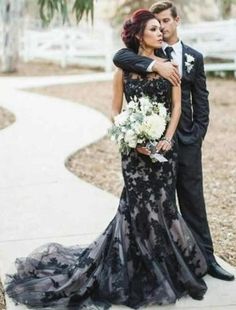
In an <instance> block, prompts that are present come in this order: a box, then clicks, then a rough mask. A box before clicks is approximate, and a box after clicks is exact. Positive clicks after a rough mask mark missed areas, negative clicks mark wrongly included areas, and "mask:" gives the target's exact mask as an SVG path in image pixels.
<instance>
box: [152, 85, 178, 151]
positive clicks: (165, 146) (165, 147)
mask: <svg viewBox="0 0 236 310" xmlns="http://www.w3.org/2000/svg"><path fill="white" fill-rule="evenodd" d="M171 110H172V111H171V118H170V122H169V124H168V126H167V130H166V133H165V137H164V138H163V140H161V141H160V142H159V143H158V144H157V150H158V151H160V150H162V151H169V150H170V149H171V146H172V143H171V140H172V138H173V136H174V134H175V131H176V128H177V126H178V123H179V118H180V114H181V87H180V86H174V87H172V107H171Z"/></svg>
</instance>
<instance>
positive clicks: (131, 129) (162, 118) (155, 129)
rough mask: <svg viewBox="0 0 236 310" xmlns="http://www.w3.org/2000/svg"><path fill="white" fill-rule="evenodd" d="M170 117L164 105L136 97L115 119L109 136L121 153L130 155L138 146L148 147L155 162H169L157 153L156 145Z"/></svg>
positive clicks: (146, 98)
mask: <svg viewBox="0 0 236 310" xmlns="http://www.w3.org/2000/svg"><path fill="white" fill-rule="evenodd" d="M168 120H169V115H168V113H167V110H166V108H165V106H164V104H163V103H159V102H156V101H153V100H151V99H150V98H149V97H146V96H143V97H141V98H138V99H137V98H136V97H134V98H133V100H131V101H130V102H129V103H128V104H127V108H126V109H125V110H124V111H122V112H121V113H120V114H119V115H117V116H116V117H115V118H114V124H113V126H112V127H111V129H110V130H109V135H110V137H111V139H112V140H113V141H115V142H116V143H117V144H118V146H119V150H120V152H121V153H126V154H127V153H128V152H129V151H130V150H131V149H134V148H136V147H137V146H146V147H147V148H148V149H149V150H150V151H151V154H150V157H151V159H152V160H153V162H155V161H161V162H163V161H167V160H166V158H165V157H164V156H162V155H161V154H158V153H157V151H156V144H157V142H158V140H159V139H160V138H161V137H162V135H163V133H164V131H165V129H166V125H167V122H168Z"/></svg>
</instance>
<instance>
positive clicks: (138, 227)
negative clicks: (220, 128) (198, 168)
mask: <svg viewBox="0 0 236 310" xmlns="http://www.w3.org/2000/svg"><path fill="white" fill-rule="evenodd" d="M122 37H123V41H124V42H125V44H126V45H127V46H128V47H130V48H132V49H134V50H135V51H136V52H137V53H140V54H142V55H145V56H148V57H152V58H153V59H155V58H156V57H155V55H154V50H155V49H156V48H159V47H161V43H162V35H161V32H160V25H159V23H158V21H157V20H156V18H155V16H154V15H153V14H152V13H150V12H149V11H147V10H139V11H136V12H135V13H134V14H133V16H132V17H131V19H130V20H128V21H127V22H126V23H125V25H124V29H123V33H122ZM123 93H124V94H125V96H126V99H127V102H129V101H130V99H132V98H133V97H134V96H136V97H137V98H139V97H141V96H143V95H145V96H149V97H150V98H151V99H153V100H156V101H157V102H162V103H164V104H165V107H166V108H167V109H168V111H169V112H170V113H171V118H170V121H169V123H168V126H167V128H166V131H165V136H164V137H163V138H162V139H161V141H159V143H158V145H157V149H158V150H159V151H162V152H165V157H166V158H167V159H168V162H164V163H159V162H158V163H153V162H152V161H151V159H150V157H149V156H148V155H149V151H148V149H147V148H145V147H139V148H137V149H136V150H132V151H131V152H130V153H129V154H128V155H124V154H123V155H122V170H123V176H124V184H125V186H124V189H123V192H122V195H121V198H120V204H119V208H118V212H117V214H116V216H115V217H114V219H113V220H112V221H111V223H110V224H109V225H108V227H107V228H106V230H105V232H104V233H103V234H102V235H100V236H99V237H98V239H97V240H96V241H95V242H94V243H92V244H91V245H90V246H88V247H87V248H85V249H80V248H79V247H77V246H76V247H70V248H65V247H63V246H61V245H59V244H49V245H46V246H43V247H42V248H41V249H37V250H36V251H35V252H33V253H32V254H31V255H30V256H29V257H27V258H26V259H24V260H22V259H21V260H19V259H18V260H17V273H16V274H15V275H12V276H8V281H7V288H6V291H7V294H8V295H9V296H10V297H11V298H13V299H14V300H15V301H16V302H19V303H24V304H26V305H29V306H31V307H48V308H50V309H51V308H54V307H58V308H59V309H67V308H74V309H82V308H87V309H95V308H94V307H96V309H106V308H109V306H110V304H123V305H127V306H129V307H131V308H134V309H137V308H139V307H140V306H143V305H148V304H168V303H174V302H175V301H176V299H178V298H180V297H182V296H184V295H186V294H189V295H190V296H191V297H192V298H195V299H202V298H203V295H204V294H205V292H206V285H205V283H204V281H203V280H202V279H201V277H202V276H203V275H204V274H205V273H206V270H207V265H206V262H205V259H204V257H203V254H202V253H201V251H200V249H199V247H198V245H197V244H196V241H195V240H194V238H193V236H192V235H191V233H190V231H189V229H188V227H187V226H186V224H185V222H184V221H183V219H182V218H181V216H180V215H179V214H178V212H177V208H176V205H175V175H176V171H175V170H176V157H177V155H176V150H175V145H172V139H173V137H174V133H175V130H176V127H177V124H178V120H179V116H180V89H179V87H173V88H172V87H171V85H170V83H169V82H168V81H167V80H165V79H163V78H161V77H160V76H157V75H153V74H147V75H145V76H139V75H137V74H135V73H131V74H130V73H127V72H122V71H117V73H116V74H115V78H114V96H113V104H112V117H114V116H115V115H117V114H118V113H120V111H121V109H122V98H123Z"/></svg>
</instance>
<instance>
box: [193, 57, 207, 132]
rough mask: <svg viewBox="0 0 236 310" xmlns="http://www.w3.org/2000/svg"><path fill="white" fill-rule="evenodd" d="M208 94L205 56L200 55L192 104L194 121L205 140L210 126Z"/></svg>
mask: <svg viewBox="0 0 236 310" xmlns="http://www.w3.org/2000/svg"><path fill="white" fill-rule="evenodd" d="M208 94H209V92H208V90H207V86H206V75H205V71H204V62H203V56H202V55H201V54H200V56H199V59H198V66H197V68H196V76H195V80H194V82H193V85H192V103H193V121H194V122H195V123H196V124H197V126H198V128H199V133H200V136H201V137H202V138H204V136H205V134H206V132H207V127H208V124H209V101H208Z"/></svg>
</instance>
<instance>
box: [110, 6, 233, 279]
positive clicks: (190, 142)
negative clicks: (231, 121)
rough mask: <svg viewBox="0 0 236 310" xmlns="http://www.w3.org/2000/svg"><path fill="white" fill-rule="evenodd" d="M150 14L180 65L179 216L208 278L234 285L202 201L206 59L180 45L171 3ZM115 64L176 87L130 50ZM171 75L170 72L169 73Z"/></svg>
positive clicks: (117, 57) (170, 54) (156, 66)
mask: <svg viewBox="0 0 236 310" xmlns="http://www.w3.org/2000/svg"><path fill="white" fill-rule="evenodd" d="M150 10H151V12H153V13H154V14H155V16H156V17H157V19H158V20H159V22H160V25H161V30H162V33H163V39H164V41H165V43H164V44H163V47H162V49H161V50H158V51H157V52H156V54H157V56H160V57H166V58H168V59H169V60H173V62H174V63H177V64H178V68H179V74H180V76H181V88H182V114H181V119H180V123H179V126H178V130H177V143H178V171H177V195H178V201H179V207H180V211H181V214H182V216H183V218H184V220H185V221H186V223H187V224H188V226H189V228H190V229H191V231H192V232H193V234H194V236H195V238H196V240H197V241H198V243H199V245H200V247H201V249H202V251H203V253H204V255H205V258H206V260H207V263H208V273H209V274H210V275H211V276H213V277H215V278H218V279H222V280H226V281H231V280H234V276H233V275H232V274H230V273H229V272H227V271H226V270H224V269H223V268H222V267H221V266H220V265H219V264H218V263H217V262H216V260H215V257H214V254H213V244H212V239H211V234H210V230H209V226H208V221H207V214H206V208H205V201H204V195H203V180H202V155H201V146H202V140H203V139H204V136H205V134H206V131H207V127H208V123H209V103H208V91H207V89H206V77H205V73H204V63H203V57H202V55H201V54H200V53H199V52H197V51H196V50H194V49H192V48H191V47H189V46H187V45H185V44H184V43H183V42H181V41H180V40H179V38H178V34H177V26H178V24H179V16H178V14H177V10H176V7H175V6H174V4H173V3H172V2H170V1H160V2H157V3H155V4H153V5H152V7H151V8H150ZM113 60H114V63H115V65H116V66H118V67H120V68H122V69H123V70H126V71H131V72H138V73H145V72H153V71H154V72H157V73H158V74H160V75H162V76H163V77H165V78H167V79H168V80H169V81H171V82H172V84H175V83H176V81H177V76H176V75H175V76H174V75H173V74H172V76H173V79H172V80H171V78H168V72H167V73H166V72H165V71H164V69H163V67H160V66H162V65H161V64H160V63H158V62H156V61H155V60H154V61H153V59H150V58H148V57H143V56H139V55H137V54H135V53H134V52H132V51H131V50H129V49H127V48H123V49H121V50H119V51H118V52H117V53H116V55H115V56H114V59H113ZM159 69H160V70H159ZM167 69H169V70H170V67H169V68H167ZM162 70H163V71H162ZM164 73H166V76H165V74H164ZM169 73H170V72H169ZM172 73H173V72H172Z"/></svg>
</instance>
